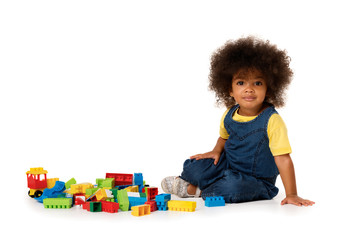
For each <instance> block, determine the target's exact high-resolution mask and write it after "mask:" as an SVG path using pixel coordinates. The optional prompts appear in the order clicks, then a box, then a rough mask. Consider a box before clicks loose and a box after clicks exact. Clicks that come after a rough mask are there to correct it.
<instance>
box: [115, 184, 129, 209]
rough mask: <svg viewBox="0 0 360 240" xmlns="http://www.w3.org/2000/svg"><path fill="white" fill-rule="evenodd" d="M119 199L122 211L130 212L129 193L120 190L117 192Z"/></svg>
mask: <svg viewBox="0 0 360 240" xmlns="http://www.w3.org/2000/svg"><path fill="white" fill-rule="evenodd" d="M117 199H118V203H119V205H120V209H121V211H129V206H130V203H129V198H128V195H127V191H126V190H125V189H122V190H119V191H118V192H117Z"/></svg>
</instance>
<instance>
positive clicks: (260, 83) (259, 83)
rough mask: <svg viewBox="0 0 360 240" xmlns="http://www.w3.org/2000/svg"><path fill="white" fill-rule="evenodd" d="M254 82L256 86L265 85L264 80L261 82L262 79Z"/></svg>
mask: <svg viewBox="0 0 360 240" xmlns="http://www.w3.org/2000/svg"><path fill="white" fill-rule="evenodd" d="M254 84H255V86H261V85H263V84H262V82H260V81H258V82H255V83H254Z"/></svg>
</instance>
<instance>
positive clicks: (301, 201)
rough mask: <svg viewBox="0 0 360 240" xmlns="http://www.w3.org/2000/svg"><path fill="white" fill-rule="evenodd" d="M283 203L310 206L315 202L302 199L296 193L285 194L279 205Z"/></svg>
mask: <svg viewBox="0 0 360 240" xmlns="http://www.w3.org/2000/svg"><path fill="white" fill-rule="evenodd" d="M285 204H294V205H296V206H312V205H313V204H315V202H313V201H310V200H306V199H302V198H301V197H299V196H297V195H292V196H287V197H286V198H285V199H284V200H282V201H281V205H285Z"/></svg>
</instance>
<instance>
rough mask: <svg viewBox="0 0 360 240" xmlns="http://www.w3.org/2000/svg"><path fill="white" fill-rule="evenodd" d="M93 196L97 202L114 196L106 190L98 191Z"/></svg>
mask: <svg viewBox="0 0 360 240" xmlns="http://www.w3.org/2000/svg"><path fill="white" fill-rule="evenodd" d="M95 196H96V199H97V200H98V201H101V200H106V199H108V198H112V197H114V196H113V195H112V193H111V191H110V190H108V189H100V190H98V191H97V192H96V194H95Z"/></svg>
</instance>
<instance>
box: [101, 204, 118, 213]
mask: <svg viewBox="0 0 360 240" xmlns="http://www.w3.org/2000/svg"><path fill="white" fill-rule="evenodd" d="M101 210H102V211H103V212H108V213H116V212H118V210H119V203H116V202H108V201H101Z"/></svg>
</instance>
